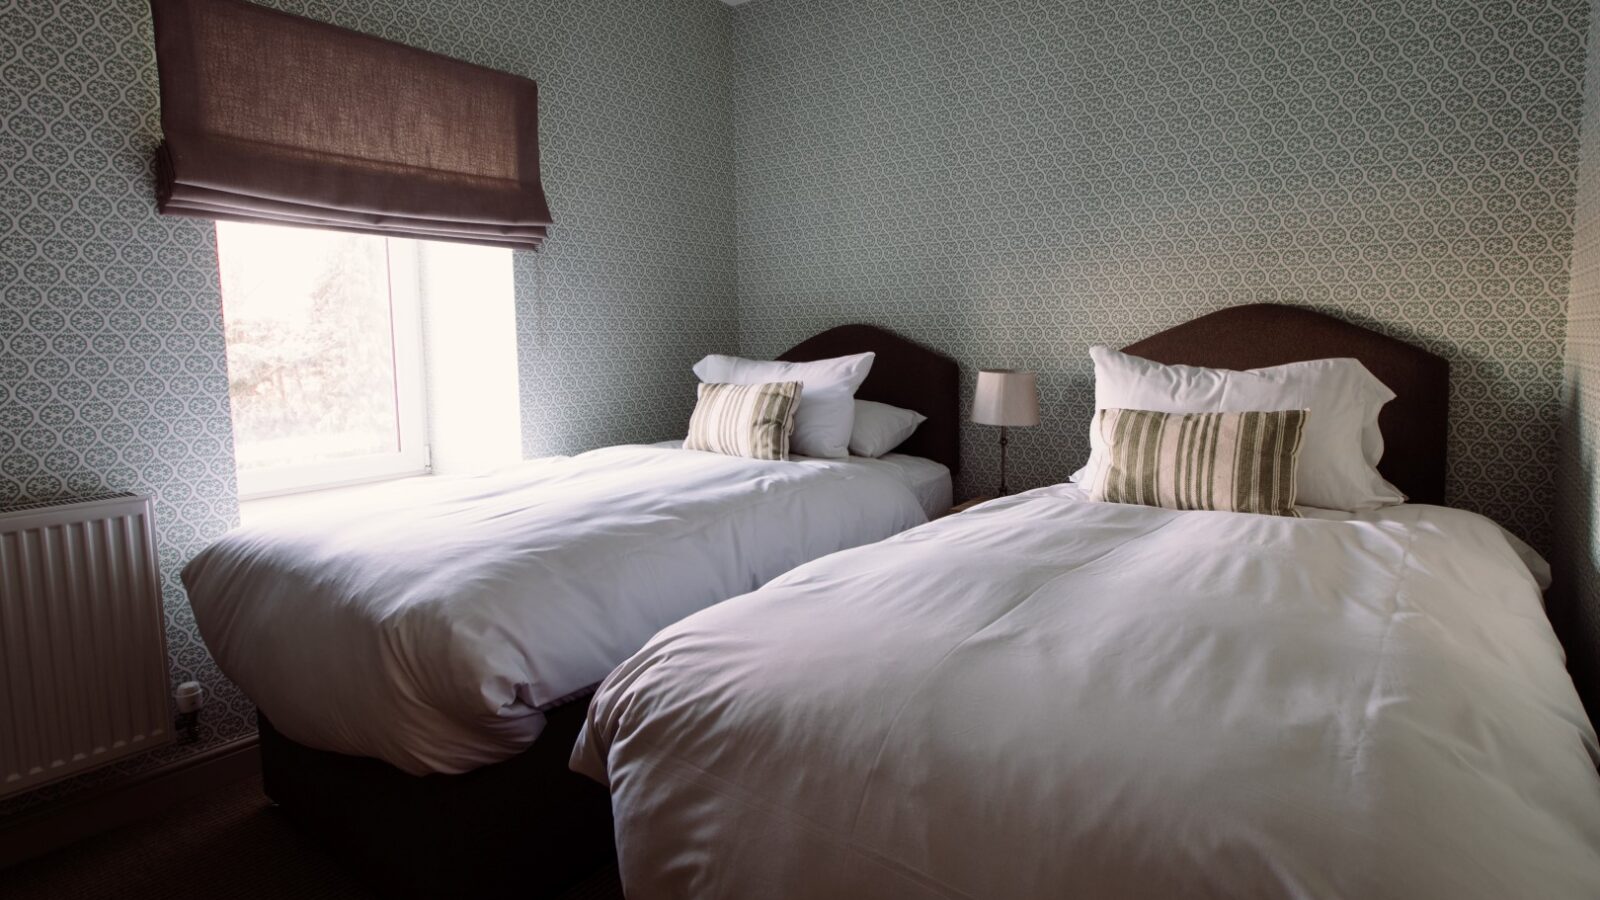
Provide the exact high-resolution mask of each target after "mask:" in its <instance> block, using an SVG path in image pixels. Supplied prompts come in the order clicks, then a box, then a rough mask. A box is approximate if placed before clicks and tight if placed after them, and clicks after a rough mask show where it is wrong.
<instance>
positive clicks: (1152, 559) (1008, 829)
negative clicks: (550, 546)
mask: <svg viewBox="0 0 1600 900" xmlns="http://www.w3.org/2000/svg"><path fill="white" fill-rule="evenodd" d="M1129 352H1130V353H1134V354H1138V355H1141V356H1144V357H1146V358H1153V359H1156V360H1158V361H1161V362H1171V363H1188V364H1199V365H1209V366H1216V367H1227V368H1232V369H1249V368H1253V367H1258V366H1267V365H1276V364H1280V363H1286V362H1293V361H1298V360H1304V359H1315V358H1326V357H1339V356H1351V357H1355V358H1357V359H1359V360H1361V361H1362V362H1363V363H1364V364H1365V365H1366V366H1367V367H1368V368H1369V369H1370V370H1371V371H1372V372H1374V373H1375V374H1378V375H1379V376H1380V377H1381V378H1382V379H1383V380H1384V381H1385V383H1386V384H1388V386H1389V387H1390V388H1392V389H1393V390H1394V391H1395V393H1396V394H1397V395H1398V397H1397V399H1396V400H1395V401H1394V402H1393V403H1392V404H1391V407H1392V409H1391V408H1386V412H1385V415H1384V417H1383V418H1382V419H1380V422H1381V425H1382V428H1383V436H1384V440H1385V443H1386V445H1387V447H1388V453H1387V454H1385V462H1386V463H1387V465H1386V466H1384V467H1383V469H1384V474H1385V475H1386V476H1387V477H1388V478H1389V479H1390V480H1391V481H1393V482H1394V483H1395V484H1396V485H1397V486H1398V487H1400V488H1401V489H1402V490H1404V491H1406V492H1407V493H1408V494H1409V495H1410V496H1411V497H1412V498H1413V500H1414V501H1418V500H1421V501H1428V502H1425V503H1424V502H1412V503H1406V504H1402V505H1397V506H1388V507H1384V508H1380V509H1376V510H1372V511H1368V512H1361V513H1355V514H1315V513H1313V514H1307V515H1306V516H1305V517H1304V518H1289V517H1279V516H1262V515H1243V514H1234V513H1219V512H1204V511H1201V512H1179V511H1174V510H1169V509H1158V508H1153V507H1146V506H1133V505H1125V504H1114V503H1097V502H1092V501H1090V500H1088V499H1087V496H1086V495H1085V494H1084V492H1083V491H1082V490H1081V489H1080V488H1079V487H1078V486H1075V485H1057V486H1054V487H1050V488H1042V489H1039V490H1036V491H1030V492H1028V493H1025V494H1022V495H1018V496H1014V497H1007V498H1002V499H1000V500H997V501H993V502H990V503H987V504H984V505H982V506H980V507H978V508H976V509H975V510H973V511H969V512H965V513H962V514H960V515H956V516H951V517H947V518H944V519H941V520H939V521H937V522H933V523H930V524H929V525H926V526H923V527H921V528H918V529H914V530H912V531H909V532H905V533H903V534H901V535H898V536H896V537H894V538H890V539H888V540H886V541H883V542H880V543H878V544H874V545H872V546H869V547H861V548H857V549H854V550H848V551H844V552H842V553H838V554H834V555H832V556H830V557H827V558H825V559H821V560H818V561H815V562H813V563H810V564H807V565H805V566H802V567H800V568H798V569H796V570H794V571H792V572H790V573H788V574H787V575H785V576H782V577H780V578H778V579H776V580H775V581H773V582H772V583H770V584H768V585H767V586H766V587H764V588H762V589H761V590H759V591H756V592H753V593H751V594H748V595H745V596H742V597H738V598H734V599H732V600H730V601H728V602H726V603H723V604H719V605H718V606H717V607H715V608H713V609H710V610H707V611H705V612H703V613H700V614H697V615H695V616H691V617H689V618H687V619H685V620H683V621H682V622H679V623H677V624H675V625H673V626H670V627H668V628H666V629H664V630H663V631H662V632H661V633H660V634H658V635H657V636H656V637H654V638H653V639H652V640H651V641H650V643H649V644H647V645H646V647H645V648H644V649H643V650H641V651H640V652H639V653H638V654H636V655H635V656H634V657H632V658H631V659H630V660H629V661H628V662H626V663H624V664H623V665H622V666H620V667H619V668H618V669H617V670H616V671H615V672H613V673H612V675H611V676H609V677H608V678H607V680H606V681H605V683H604V684H603V685H602V686H601V688H600V690H599V692H598V693H597V694H596V697H595V699H594V701H593V702H592V704H591V705H590V707H589V711H588V714H587V716H588V721H587V723H586V725H585V727H584V730H583V732H582V734H581V735H580V738H579V741H578V745H577V747H576V749H575V752H574V755H573V765H574V768H576V769H578V770H579V771H583V772H586V773H588V774H590V775H591V776H593V777H594V778H596V779H597V780H599V781H601V782H602V783H605V784H606V785H607V786H608V788H609V790H610V791H611V795H612V800H613V810H614V814H615V827H616V834H617V842H618V854H619V866H620V870H621V873H622V879H623V886H624V889H625V891H626V892H627V894H628V896H629V897H630V898H632V900H651V898H658V897H696V898H704V900H714V898H740V900H762V898H786V900H791V898H832V897H896V898H922V897H929V898H932V897H940V898H948V897H984V898H1007V897H1016V898H1031V897H1046V896H1083V897H1105V898H1113V897H1141V898H1142V897H1154V896H1163V897H1164V896H1185V897H1247V896H1248V897H1268V896H1271V897H1278V896H1294V897H1395V898H1409V897H1444V896H1449V897H1485V898H1498V897H1511V896H1525V897H1533V896H1537V897H1541V898H1574V900H1577V898H1592V897H1595V896H1600V776H1597V774H1596V770H1595V766H1596V762H1597V760H1600V747H1597V745H1596V738H1595V733H1594V730H1593V728H1592V727H1591V724H1590V723H1589V721H1588V720H1587V718H1586V717H1585V715H1584V712H1583V708H1582V706H1581V704H1580V702H1579V700H1578V695H1577V693H1576V691H1575V690H1574V687H1573V684H1572V681H1571V678H1570V677H1569V676H1568V674H1567V672H1566V670H1565V668H1564V665H1563V655H1562V651H1561V647H1560V644H1559V643H1558V641H1557V640H1556V637H1555V635H1554V633H1553V631H1552V629H1551V627H1550V624H1549V622H1548V620H1547V619H1546V617H1545V615H1544V612H1543V609H1542V606H1541V597H1540V590H1541V587H1543V586H1544V585H1543V584H1542V583H1541V578H1540V576H1543V575H1547V571H1546V570H1544V569H1543V567H1542V565H1541V563H1540V561H1539V560H1537V558H1536V556H1535V555H1533V554H1531V552H1530V551H1528V550H1527V549H1526V548H1525V547H1523V546H1521V545H1520V542H1517V541H1515V540H1514V539H1508V536H1507V535H1506V533H1505V532H1504V531H1503V530H1502V529H1500V528H1499V527H1498V526H1496V525H1494V524H1493V523H1492V522H1489V521H1488V520H1487V519H1484V518H1482V517H1481V516H1477V515H1474V514H1471V513H1467V512H1464V511H1461V510H1455V509H1450V508H1446V507H1442V506H1436V505H1430V504H1431V503H1434V502H1438V500H1439V499H1440V498H1441V496H1442V489H1443V478H1442V473H1443V471H1444V470H1445V466H1444V459H1445V433H1444V425H1445V418H1444V410H1445V408H1446V399H1447V395H1448V375H1447V372H1448V370H1447V368H1446V366H1445V364H1444V362H1443V361H1442V360H1439V359H1438V358H1437V357H1435V356H1433V355H1432V354H1429V353H1427V352H1425V351H1423V350H1420V349H1418V348H1415V347H1411V346H1409V345H1406V344H1404V343H1402V342H1400V341H1396V340H1393V339H1391V338H1387V337H1384V336H1382V335H1378V334H1376V333H1373V332H1371V331H1368V330H1366V329H1362V328H1359V327H1357V326H1354V325H1351V324H1349V323H1345V322H1341V321H1338V320H1336V319H1332V318H1330V317H1327V316H1322V315H1320V314H1317V313H1312V312H1309V311H1305V310H1297V309H1289V308H1284V307H1276V306H1253V307H1241V308H1236V309H1232V310H1224V311H1222V312H1220V313H1216V314H1213V315H1212V316H1208V317H1205V318H1203V319H1200V320H1197V321H1195V322H1191V323H1189V324H1187V325H1183V326H1179V327H1177V328H1174V329H1171V330H1169V331H1167V332H1164V333H1163V334H1162V335H1158V336H1156V337H1155V338H1152V339H1150V340H1147V341H1143V342H1141V343H1139V344H1135V345H1134V346H1133V347H1130V348H1129Z"/></svg>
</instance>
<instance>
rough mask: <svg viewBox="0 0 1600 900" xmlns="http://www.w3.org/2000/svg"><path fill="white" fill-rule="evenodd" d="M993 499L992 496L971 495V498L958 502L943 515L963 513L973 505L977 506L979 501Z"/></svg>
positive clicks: (984, 501)
mask: <svg viewBox="0 0 1600 900" xmlns="http://www.w3.org/2000/svg"><path fill="white" fill-rule="evenodd" d="M993 499H994V498H993V497H973V498H972V499H971V500H963V501H961V502H960V503H957V504H956V505H955V506H952V507H950V511H949V512H947V513H945V515H947V516H953V515H955V514H956V513H964V512H966V511H967V510H969V509H971V508H973V507H974V506H977V505H978V504H979V503H988V502H989V501H990V500H993Z"/></svg>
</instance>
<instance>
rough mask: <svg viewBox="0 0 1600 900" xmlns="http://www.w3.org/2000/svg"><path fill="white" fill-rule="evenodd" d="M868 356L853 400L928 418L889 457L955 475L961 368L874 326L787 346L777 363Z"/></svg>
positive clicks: (836, 331) (840, 330) (849, 328)
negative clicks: (939, 466)
mask: <svg viewBox="0 0 1600 900" xmlns="http://www.w3.org/2000/svg"><path fill="white" fill-rule="evenodd" d="M869 351H870V352H872V353H876V354H877V357H876V358H875V359H874V360H873V361H872V371H870V372H868V373H867V380H866V381H865V382H862V384H861V388H860V390H858V391H856V397H858V398H859V399H862V400H876V401H878V402H879V403H888V404H890V405H891V406H898V407H901V408H903V409H914V410H916V411H917V412H919V413H922V414H923V415H925V416H927V417H928V421H926V422H923V423H922V424H921V425H919V426H917V430H916V431H915V432H913V433H912V435H911V437H909V438H906V440H905V443H903V444H901V445H900V446H898V447H896V448H895V452H896V453H910V454H912V455H914V456H922V457H926V458H928V459H931V460H933V461H934V462H939V463H943V464H944V465H945V466H946V467H947V468H949V469H950V474H952V475H954V474H955V473H957V472H959V471H961V396H960V394H961V369H960V367H959V366H957V365H956V361H955V360H953V359H951V358H950V357H948V356H945V355H944V354H943V353H939V352H937V351H934V350H929V349H928V348H927V347H924V346H922V345H921V344H918V343H915V342H913V341H908V340H906V339H905V338H903V337H901V336H899V335H898V334H895V333H894V332H892V331H885V330H884V329H882V328H878V327H876V326H874V325H840V326H839V327H837V328H830V329H828V330H827V331H824V332H822V333H821V334H817V335H814V336H812V337H809V338H807V339H805V340H803V341H801V342H800V343H798V344H796V345H795V346H793V347H790V348H789V349H788V350H787V351H785V352H784V353H783V354H782V355H781V356H779V357H778V359H781V360H783V361H784V362H811V361H812V360H818V359H831V358H832V357H835V356H848V355H850V354H852V353H867V352H869Z"/></svg>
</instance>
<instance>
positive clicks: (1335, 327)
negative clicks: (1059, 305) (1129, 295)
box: [1123, 303, 1450, 503]
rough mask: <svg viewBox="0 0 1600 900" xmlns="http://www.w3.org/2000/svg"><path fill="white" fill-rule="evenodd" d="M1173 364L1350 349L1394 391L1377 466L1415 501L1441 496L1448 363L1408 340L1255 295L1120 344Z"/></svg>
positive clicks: (1246, 364) (1244, 365)
mask: <svg viewBox="0 0 1600 900" xmlns="http://www.w3.org/2000/svg"><path fill="white" fill-rule="evenodd" d="M1123 351H1124V352H1126V353H1131V354H1133V355H1134V356H1142V357H1144V358H1145V359H1152V360H1155V361H1156V362H1160V363H1167V364H1169V365H1188V366H1208V367H1211V368H1218V369H1259V368H1261V367H1263V366H1279V365H1283V364H1284V363H1291V362H1303V361H1305V360H1308V359H1326V358H1329V357H1353V358H1355V359H1358V360H1360V361H1361V364H1362V365H1364V366H1366V367H1367V369H1368V370H1369V371H1371V372H1372V374H1374V375H1376V376H1378V380H1380V381H1382V382H1383V383H1384V384H1386V385H1388V386H1389V389H1390V390H1392V391H1394V392H1395V399H1393V400H1391V401H1390V402H1389V403H1388V405H1386V406H1384V408H1383V412H1382V413H1380V414H1379V416H1378V427H1379V428H1381V429H1382V430H1383V448H1384V449H1383V460H1382V461H1381V462H1379V463H1378V471H1379V472H1382V473H1383V477H1385V478H1387V479H1389V481H1391V482H1393V484H1394V485H1395V486H1396V487H1398V488H1399V489H1400V490H1402V491H1405V492H1406V496H1408V497H1410V498H1411V500H1412V501H1413V502H1416V503H1443V502H1444V489H1445V447H1446V430H1447V427H1448V417H1449V410H1450V363H1449V362H1448V361H1447V360H1445V359H1444V358H1443V357H1440V356H1436V355H1434V354H1432V353H1429V352H1428V351H1426V350H1423V349H1422V348H1420V347H1414V346H1412V345H1411V344H1408V343H1406V342H1405V341H1401V340H1397V339H1395V338H1392V337H1387V336H1385V335H1382V334H1379V333H1377V332H1376V331H1372V330H1371V329H1368V328H1362V327H1361V326H1360V325H1353V324H1351V323H1349V322H1346V321H1344V320H1342V319H1336V318H1334V317H1333V316H1329V315H1324V314H1323V313H1319V312H1314V311H1312V310H1309V309H1300V308H1298V307H1293V306H1280V305H1278V304H1275V303H1256V304H1252V305H1249V306H1234V307H1230V308H1228V309H1222V310H1218V311H1216V312H1214V313H1211V314H1209V315H1204V316H1201V317H1200V318H1198V319H1193V320H1190V321H1188V322H1185V323H1183V324H1182V325H1177V326H1174V327H1172V328H1168V329H1167V330H1166V331H1163V332H1161V333H1159V334H1154V335H1151V336H1150V337H1147V338H1145V339H1144V340H1142V341H1138V342H1137V343H1134V344H1130V345H1128V346H1127V347H1124V348H1123Z"/></svg>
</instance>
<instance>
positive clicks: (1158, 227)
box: [733, 0, 1588, 548]
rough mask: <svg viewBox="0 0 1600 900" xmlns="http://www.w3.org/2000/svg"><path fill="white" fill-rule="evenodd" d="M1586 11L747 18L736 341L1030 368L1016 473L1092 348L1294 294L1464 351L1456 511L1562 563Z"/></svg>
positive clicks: (794, 13)
mask: <svg viewBox="0 0 1600 900" xmlns="http://www.w3.org/2000/svg"><path fill="white" fill-rule="evenodd" d="M1587 10H1588V5H1587V4H1586V3H1584V2H1582V0H1540V2H1513V0H1500V2H1483V0H1477V2H1452V0H1441V2H1436V3H1412V2H1370V0H1369V2H1351V3H1337V4H1335V3H1325V2H1314V0H1307V2H1296V3H1266V2H1243V3H1240V2H1193V0H1160V2H1153V0H1152V2H1138V3H1126V2H1110V0H1094V2H1089V3H1074V4H1061V3H1052V2H1047V0H897V2H879V3H859V2H854V0H760V2H757V3H752V4H748V5H745V6H741V7H738V8H737V9H736V10H735V11H734V15H733V20H734V47H735V56H736V60H737V65H736V76H735V82H734V83H735V91H734V109H735V113H734V134H735V157H734V160H735V171H736V183H737V188H736V198H737V203H738V213H737V226H738V227H737V234H738V266H739V301H740V308H739V314H740V336H741V342H742V349H743V350H744V351H745V352H747V353H750V354H769V353H774V352H778V351H781V350H782V349H784V348H785V347H786V346H788V345H789V344H791V343H793V342H794V341H796V340H797V339H799V338H802V337H804V336H805V335H807V334H809V333H811V332H813V331H815V330H816V329H818V328H820V327H823V326H826V325H831V324H836V323H838V322H842V321H847V320H866V321H870V322H874V323H877V324H881V325H885V326H888V327H890V328H893V329H895V330H896V331H899V332H902V333H904V334H906V335H908V336H910V337H912V338H914V339H917V340H920V341H923V342H925V343H927V344H929V345H931V346H934V347H937V348H941V349H944V350H946V351H947V352H950V353H951V354H953V355H954V356H955V357H956V358H957V359H959V360H960V362H961V363H962V364H963V367H964V369H965V370H966V373H965V377H966V387H967V390H968V391H970V387H971V379H972V371H973V370H974V369H976V368H978V367H981V366H1007V367H1020V368H1031V369H1037V370H1038V371H1039V372H1040V373H1041V392H1042V394H1043V398H1042V399H1043V405H1044V408H1043V412H1044V424H1043V425H1042V426H1040V427H1038V428H1032V429H1015V430H1013V432H1012V434H1013V443H1012V447H1011V465H1012V472H1011V479H1010V480H1011V483H1012V484H1013V485H1014V486H1016V487H1032V486H1034V485H1038V484H1043V483H1049V482H1054V481H1059V480H1061V479H1062V478H1064V477H1065V476H1066V475H1067V474H1068V473H1070V472H1072V471H1073V470H1074V469H1075V468H1076V467H1077V466H1078V465H1079V464H1080V463H1081V462H1082V460H1083V459H1084V458H1085V457H1086V455H1087V451H1088V448H1087V440H1086V437H1085V432H1086V428H1087V423H1088V419H1089V416H1090V414H1091V406H1092V403H1093V396H1092V382H1091V369H1090V366H1089V365H1088V362H1087V357H1086V349H1087V347H1088V346H1089V345H1090V344H1091V343H1097V342H1105V343H1110V344H1113V345H1121V344H1124V343H1127V342H1130V341H1132V340H1134V339H1137V338H1139V337H1142V336H1145V335H1147V334H1150V333H1151V332H1154V331H1156V330H1159V329H1161V328H1165V327H1167V326H1170V325H1173V324H1176V323H1178V322H1181V321H1184V320H1186V319H1189V318H1191V317H1193V316H1195V315H1197V314H1200V313H1203V312H1207V311H1209V310H1212V309H1216V308H1218V307H1222V306H1229V305H1234V304H1239V303H1248V302H1261V301H1267V302H1276V303H1288V304H1295V305H1301V306H1310V307H1314V308H1316V309H1320V310H1324V311H1327V312H1331V313H1335V314H1337V315H1340V316H1343V317H1345V318H1348V319H1350V320H1353V321H1355V322H1358V323H1360V324H1363V325H1366V326H1369V327H1372V328H1375V329H1377V330H1379V331H1382V332H1385V333H1387V334H1391V335H1394V336H1397V337H1400V338H1403V339H1405V340H1409V341H1413V342H1416V343H1419V344H1421V345H1423V346H1425V347H1427V348H1429V349H1431V350H1433V351H1435V352H1437V353H1440V354H1442V355H1444V356H1446V357H1448V358H1449V359H1450V361H1451V363H1452V365H1453V374H1454V388H1453V393H1452V397H1451V418H1452V428H1451V441H1450V443H1451V447H1450V452H1451V460H1450V465H1449V482H1450V487H1449V491H1450V499H1451V502H1453V503H1454V504H1457V505H1461V506H1465V507H1467V508H1470V509H1475V510H1479V511H1482V512H1484V513H1487V514H1488V515H1490V516H1492V517H1494V518H1495V519H1496V520H1498V521H1500V522H1502V523H1504V524H1506V525H1507V526H1509V527H1511V528H1512V529H1514V530H1515V531H1517V532H1518V533H1520V534H1522V535H1524V536H1526V537H1527V538H1529V539H1530V540H1531V541H1533V542H1534V543H1535V544H1536V545H1538V546H1540V547H1545V548H1547V547H1548V546H1549V539H1550V512H1549V510H1550V506H1551V503H1552V501H1553V499H1554V497H1553V492H1552V485H1553V484H1554V477H1555V469H1556V449H1555V448H1556V441H1555V436H1556V432H1557V427H1558V423H1559V418H1560V414H1559V410H1560V407H1559V403H1558V394H1559V387H1560V383H1561V372H1562V345H1563V333H1564V329H1565V317H1564V308H1565V302H1566V294H1567V276H1568V254H1569V251H1570V248H1571V243H1572V202H1573V190H1574V178H1575V172H1576V167H1577V158H1578V144H1577V135H1578V117H1579V107H1580V94H1579V83H1580V80H1581V79H1582V77H1583V64H1584V29H1585V25H1586V22H1587ZM964 402H967V401H966V398H964ZM996 438H997V435H996V434H995V432H994V430H992V429H987V428H982V427H979V426H972V425H968V426H967V428H966V431H965V433H964V436H963V450H964V453H965V456H966V461H967V464H968V468H967V471H966V473H965V474H964V476H963V478H962V479H961V481H962V484H961V485H960V486H959V491H960V492H961V493H963V494H973V493H978V492H991V491H992V487H993V485H994V484H995V482H996V481H997V477H996V476H997V468H998V450H997V447H996V445H995V442H996Z"/></svg>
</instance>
